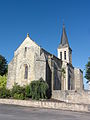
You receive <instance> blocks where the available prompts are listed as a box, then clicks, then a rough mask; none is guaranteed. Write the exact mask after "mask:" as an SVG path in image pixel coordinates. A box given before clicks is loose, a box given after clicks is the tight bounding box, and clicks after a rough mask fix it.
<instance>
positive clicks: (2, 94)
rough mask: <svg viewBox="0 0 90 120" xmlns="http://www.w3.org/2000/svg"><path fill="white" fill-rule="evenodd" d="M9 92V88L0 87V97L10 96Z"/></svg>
mask: <svg viewBox="0 0 90 120" xmlns="http://www.w3.org/2000/svg"><path fill="white" fill-rule="evenodd" d="M10 97H11V92H10V90H8V89H6V88H5V87H3V88H0V98H10Z"/></svg>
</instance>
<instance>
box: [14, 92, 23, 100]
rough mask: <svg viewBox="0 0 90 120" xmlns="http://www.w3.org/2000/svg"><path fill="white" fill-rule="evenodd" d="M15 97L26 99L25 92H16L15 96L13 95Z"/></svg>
mask: <svg viewBox="0 0 90 120" xmlns="http://www.w3.org/2000/svg"><path fill="white" fill-rule="evenodd" d="M13 98H14V99H19V100H24V99H25V96H24V94H23V93H20V94H18V93H15V94H14V96H13Z"/></svg>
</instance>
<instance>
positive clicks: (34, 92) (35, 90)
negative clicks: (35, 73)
mask: <svg viewBox="0 0 90 120" xmlns="http://www.w3.org/2000/svg"><path fill="white" fill-rule="evenodd" d="M48 88H49V87H48V84H47V83H46V82H45V81H44V80H43V79H42V78H40V80H38V81H32V82H31V84H30V94H31V97H32V99H36V100H39V99H45V98H47V94H46V93H47V90H48Z"/></svg>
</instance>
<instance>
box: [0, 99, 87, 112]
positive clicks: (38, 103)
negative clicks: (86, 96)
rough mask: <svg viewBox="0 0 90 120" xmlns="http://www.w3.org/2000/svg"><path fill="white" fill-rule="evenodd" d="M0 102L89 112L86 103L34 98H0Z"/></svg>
mask: <svg viewBox="0 0 90 120" xmlns="http://www.w3.org/2000/svg"><path fill="white" fill-rule="evenodd" d="M0 104H10V105H20V106H28V107H39V108H50V109H58V110H71V111H77V112H89V111H88V105H85V104H77V103H65V102H57V101H55V102H53V101H45V100H44V101H35V100H15V99H0Z"/></svg>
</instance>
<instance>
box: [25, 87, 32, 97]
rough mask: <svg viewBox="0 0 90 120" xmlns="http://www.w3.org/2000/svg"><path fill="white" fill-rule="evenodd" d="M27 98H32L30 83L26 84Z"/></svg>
mask: <svg viewBox="0 0 90 120" xmlns="http://www.w3.org/2000/svg"><path fill="white" fill-rule="evenodd" d="M25 98H31V94H30V85H27V86H25Z"/></svg>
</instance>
